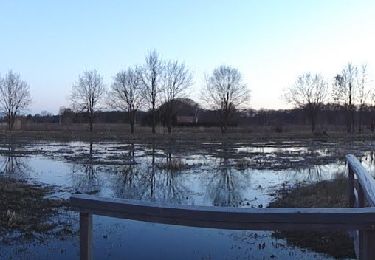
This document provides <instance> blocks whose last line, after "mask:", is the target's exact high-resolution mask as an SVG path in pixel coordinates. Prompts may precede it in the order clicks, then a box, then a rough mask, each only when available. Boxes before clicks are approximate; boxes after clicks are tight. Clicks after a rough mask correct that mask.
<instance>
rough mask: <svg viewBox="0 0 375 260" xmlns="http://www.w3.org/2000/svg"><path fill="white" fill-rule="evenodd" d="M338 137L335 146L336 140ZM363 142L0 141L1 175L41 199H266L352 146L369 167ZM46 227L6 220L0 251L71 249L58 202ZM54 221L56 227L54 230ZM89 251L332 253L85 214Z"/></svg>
mask: <svg viewBox="0 0 375 260" xmlns="http://www.w3.org/2000/svg"><path fill="white" fill-rule="evenodd" d="M338 147H340V148H338ZM372 150H373V145H372V143H362V142H355V143H348V144H345V145H343V144H341V145H338V144H337V143H327V142H325V143H321V142H311V143H302V142H279V143H251V144H250V143H234V144H233V143H202V144H196V143H186V142H185V143H180V142H170V143H167V144H163V145H160V144H140V143H134V144H130V143H128V144H124V143H116V142H99V143H98V142H97V143H89V142H68V143H64V142H62V143H59V142H20V141H19V142H4V143H2V144H1V146H0V166H1V168H0V177H3V178H6V179H8V178H9V177H10V178H12V179H16V180H22V181H26V182H27V183H30V184H38V185H41V186H48V187H50V189H51V190H52V191H51V192H49V193H48V195H47V197H48V198H50V199H68V198H69V196H70V195H71V194H75V193H86V194H94V195H98V196H101V197H112V198H126V199H137V200H143V201H152V202H162V203H168V204H174V205H206V206H223V207H267V206H268V205H269V203H270V202H272V201H273V200H275V199H276V196H277V194H278V193H279V192H280V190H283V189H285V190H288V189H290V188H293V187H295V186H296V185H303V184H310V183H318V182H321V181H323V180H331V179H335V178H336V177H337V176H340V175H342V174H343V173H345V170H346V168H345V161H344V156H345V154H347V153H354V154H355V155H356V156H358V157H359V158H362V160H363V163H364V164H365V165H366V167H367V168H368V169H369V170H370V172H371V174H373V173H374V157H373V152H372ZM50 221H51V222H52V223H57V224H55V225H54V228H53V229H51V230H49V232H47V233H46V232H39V231H33V230H31V231H30V230H29V231H28V232H26V233H27V234H24V233H25V232H22V231H20V230H17V229H16V228H15V229H14V230H11V231H9V230H6V231H4V232H3V233H2V239H1V241H0V246H1V251H0V258H16V259H18V258H28V259H29V258H37V259H50V258H52V257H53V258H54V259H67V258H69V259H71V258H73V259H74V258H79V238H78V234H77V231H78V224H79V223H78V221H79V219H78V214H77V213H75V212H71V211H69V210H67V209H60V210H59V211H58V212H57V213H55V214H53V216H51V220H50ZM62 231H63V232H62ZM93 250H94V256H95V257H96V258H98V259H103V258H109V257H111V258H113V259H119V258H124V257H125V256H126V257H127V258H130V259H134V258H142V259H243V258H246V259H247V258H256V259H269V258H271V259H272V258H276V259H283V258H290V257H293V258H306V259H310V258H317V259H326V258H330V257H331V256H329V255H325V254H322V253H317V252H314V251H312V250H309V249H306V248H300V247H297V246H295V245H293V244H289V243H288V242H287V241H286V240H284V239H282V238H278V236H275V235H274V232H268V231H267V232H266V231H228V230H216V229H203V228H190V227H189V228H188V227H181V226H168V225H162V224H153V223H143V222H138V221H131V220H120V219H114V218H108V217H100V216H94V245H93Z"/></svg>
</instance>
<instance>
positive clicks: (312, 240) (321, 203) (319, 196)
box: [269, 176, 355, 258]
mask: <svg viewBox="0 0 375 260" xmlns="http://www.w3.org/2000/svg"><path fill="white" fill-rule="evenodd" d="M347 185H348V184H347V179H346V178H344V177H343V176H338V177H337V178H336V179H334V180H332V181H322V182H319V183H316V184H310V185H304V186H297V187H295V188H293V189H291V190H285V189H283V190H280V191H279V196H278V199H276V200H275V201H273V202H271V203H270V205H269V207H270V208H297V207H298V208H301V207H302V208H342V207H348V206H349V204H348V198H347ZM273 236H274V237H276V238H282V239H286V240H287V242H288V243H290V244H291V245H294V246H298V247H301V248H307V249H311V250H313V251H316V252H319V253H325V254H328V255H331V256H333V257H335V258H348V257H349V258H355V252H354V246H353V241H352V240H351V238H350V237H349V235H348V233H346V232H345V231H342V232H341V231H335V232H310V231H277V232H275V233H274V234H273Z"/></svg>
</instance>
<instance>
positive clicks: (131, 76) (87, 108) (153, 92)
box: [0, 51, 374, 133]
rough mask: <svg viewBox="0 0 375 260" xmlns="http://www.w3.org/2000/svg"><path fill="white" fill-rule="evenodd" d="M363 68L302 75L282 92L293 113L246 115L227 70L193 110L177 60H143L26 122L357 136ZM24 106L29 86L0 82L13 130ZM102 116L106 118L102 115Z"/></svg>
mask: <svg viewBox="0 0 375 260" xmlns="http://www.w3.org/2000/svg"><path fill="white" fill-rule="evenodd" d="M369 83H370V80H369V79H368V73H367V66H366V65H361V66H355V65H353V64H351V63H349V64H348V65H346V66H345V67H344V68H343V69H342V71H341V72H340V73H338V74H336V75H333V76H332V78H331V79H328V80H326V79H324V78H323V77H322V76H321V75H320V74H314V73H310V72H308V73H304V74H302V75H300V76H298V78H297V80H296V82H295V83H294V84H293V85H291V86H290V87H289V88H287V89H285V91H284V97H285V100H286V101H288V102H290V103H291V104H293V105H294V109H290V110H258V111H255V110H251V109H250V107H249V99H250V90H249V88H248V87H247V84H246V83H245V82H244V81H243V78H242V74H241V73H240V72H239V71H238V70H237V69H236V68H233V67H230V66H226V65H221V66H218V67H217V68H216V69H214V70H213V71H212V73H211V74H210V75H207V76H206V82H205V84H203V86H202V87H201V90H200V92H201V98H200V100H199V104H198V103H195V102H194V101H192V100H191V99H189V98H188V97H189V92H190V87H191V86H192V84H193V76H192V73H191V72H190V70H189V68H188V67H187V66H186V65H185V64H184V63H183V62H180V61H178V60H165V59H162V58H160V56H159V54H158V53H157V52H156V51H151V52H149V53H148V54H147V55H146V57H145V61H144V63H143V64H140V65H134V66H130V67H127V68H124V70H122V71H120V72H118V73H117V74H116V75H114V77H113V81H112V82H111V84H109V85H106V84H104V82H103V77H102V76H101V75H100V74H99V73H98V72H97V71H96V70H92V71H85V72H83V73H82V74H81V75H79V77H78V79H77V82H76V83H75V84H74V85H73V86H72V91H71V104H70V107H69V108H66V109H62V110H61V111H60V113H59V115H58V116H57V115H56V116H52V115H39V116H31V115H29V116H28V117H27V118H26V119H27V120H29V121H33V122H43V121H48V122H50V121H51V122H54V123H56V122H57V121H58V122H59V123H67V122H70V123H82V122H85V123H88V125H89V129H90V131H93V126H94V121H95V120H96V121H97V122H104V123H114V122H126V123H128V124H129V125H130V132H131V133H134V132H135V126H136V124H140V125H149V126H151V129H152V133H155V126H156V125H157V124H162V125H163V126H165V127H166V128H167V129H168V132H169V133H171V132H172V127H173V126H178V125H181V126H182V125H195V126H218V127H220V129H221V131H222V133H225V132H226V131H227V129H228V127H229V126H237V125H254V124H258V125H275V126H282V125H284V124H306V123H309V124H311V131H312V132H314V131H316V129H317V126H319V128H324V124H336V125H345V127H346V130H347V131H348V132H351V133H353V132H354V131H355V130H356V129H358V131H359V132H361V131H362V130H363V127H365V126H366V125H367V126H369V125H370V128H371V129H373V111H374V107H373V106H372V105H371V104H372V103H373V96H374V95H373V93H374V92H373V90H372V89H371V87H370V84H369ZM30 103H31V95H30V88H29V85H28V84H27V83H26V82H25V81H22V80H21V78H20V75H19V74H17V73H14V72H12V71H9V72H8V73H7V74H6V75H5V76H4V77H0V111H1V112H2V113H3V115H4V117H3V120H5V121H6V122H7V124H8V129H9V130H12V129H13V127H14V122H15V118H16V117H17V116H20V115H22V114H23V113H24V112H25V111H26V109H27V107H28V106H29V105H30ZM104 111H108V112H104Z"/></svg>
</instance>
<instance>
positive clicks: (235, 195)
mask: <svg viewBox="0 0 375 260" xmlns="http://www.w3.org/2000/svg"><path fill="white" fill-rule="evenodd" d="M218 156H219V163H218V167H217V168H215V169H214V172H213V174H210V175H209V176H210V178H211V179H210V181H209V183H208V191H209V196H210V197H211V200H212V205H213V206H220V207H238V206H240V205H241V203H242V202H243V200H244V198H243V195H242V193H243V191H244V190H245V189H246V187H247V186H248V185H247V184H248V181H249V178H248V177H246V176H245V175H246V174H249V173H248V172H247V173H246V172H242V171H236V170H235V169H234V167H233V166H232V165H230V160H229V148H228V145H227V144H226V143H224V142H223V143H222V145H221V151H220V152H219V153H218Z"/></svg>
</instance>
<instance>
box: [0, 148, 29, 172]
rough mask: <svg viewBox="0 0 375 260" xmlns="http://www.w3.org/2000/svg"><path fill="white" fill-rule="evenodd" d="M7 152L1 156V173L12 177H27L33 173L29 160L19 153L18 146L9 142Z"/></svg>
mask: <svg viewBox="0 0 375 260" xmlns="http://www.w3.org/2000/svg"><path fill="white" fill-rule="evenodd" d="M6 145H7V150H6V151H3V152H2V155H1V156H0V167H1V168H0V169H1V173H2V174H4V175H7V176H12V177H16V178H18V177H25V176H26V175H28V174H29V173H30V171H31V167H30V166H29V165H28V163H27V158H26V157H24V156H21V155H20V154H19V153H17V149H16V144H15V143H14V142H13V141H8V142H7V144H6Z"/></svg>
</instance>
